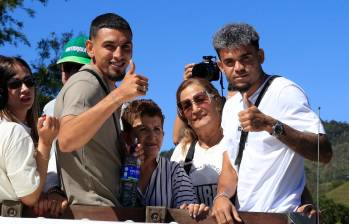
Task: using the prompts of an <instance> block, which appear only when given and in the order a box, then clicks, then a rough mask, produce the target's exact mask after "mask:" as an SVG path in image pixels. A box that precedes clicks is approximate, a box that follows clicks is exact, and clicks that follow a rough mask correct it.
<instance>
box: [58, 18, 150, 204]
mask: <svg viewBox="0 0 349 224" xmlns="http://www.w3.org/2000/svg"><path fill="white" fill-rule="evenodd" d="M86 49H87V53H88V55H89V56H90V57H91V63H90V64H88V65H85V66H83V67H82V68H81V69H80V70H79V72H77V73H76V74H74V75H73V76H72V77H71V78H70V79H69V80H68V81H67V82H66V84H65V85H64V86H63V88H62V90H61V91H60V93H59V95H58V97H57V101H56V105H55V115H56V116H57V117H59V118H60V122H61V127H62V128H61V130H60V132H59V134H58V144H57V146H58V148H59V150H58V153H57V161H58V164H59V172H60V174H61V179H62V182H63V187H64V190H65V192H66V194H67V197H68V201H69V202H71V203H72V204H87V205H99V206H121V204H120V202H119V193H120V190H119V186H120V166H121V160H122V155H123V154H124V142H123V140H122V138H121V133H120V130H121V129H120V122H119V121H120V110H121V106H122V104H123V103H124V102H127V101H129V100H132V99H134V98H136V97H138V96H143V95H145V94H146V92H147V90H148V79H147V78H146V77H144V76H142V75H139V74H136V73H135V65H134V63H133V62H132V60H131V58H132V49H133V44H132V30H131V27H130V25H129V24H128V22H127V21H126V20H125V19H124V18H122V17H121V16H119V15H116V14H113V13H106V14H102V15H99V16H97V17H96V18H95V19H94V20H93V21H92V23H91V26H90V37H89V40H88V41H87V43H86ZM128 65H130V69H129V70H128V71H127V72H126V68H127V67H128ZM116 81H121V83H120V85H119V86H118V87H117V88H116V87H115V82H116ZM138 153H140V152H139V151H138Z"/></svg>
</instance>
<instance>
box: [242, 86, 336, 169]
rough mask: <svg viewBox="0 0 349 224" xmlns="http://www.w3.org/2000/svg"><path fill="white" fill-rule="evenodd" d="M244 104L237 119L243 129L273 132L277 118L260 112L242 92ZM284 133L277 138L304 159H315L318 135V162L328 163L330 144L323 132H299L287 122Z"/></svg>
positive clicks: (284, 125)
mask: <svg viewBox="0 0 349 224" xmlns="http://www.w3.org/2000/svg"><path fill="white" fill-rule="evenodd" d="M243 100H244V104H245V105H247V109H246V110H244V111H241V112H240V113H239V120H240V123H241V126H242V128H243V130H244V131H251V132H253V131H267V132H268V133H270V134H271V133H272V132H273V126H274V125H275V124H276V122H277V120H276V119H274V118H273V117H271V116H268V115H266V114H264V113H262V112H261V111H260V110H259V109H258V108H257V107H256V106H255V105H253V104H252V103H251V102H250V101H249V99H248V97H247V94H246V93H244V94H243ZM283 127H284V131H283V132H284V133H283V134H281V135H280V136H278V137H277V138H278V139H279V140H280V141H281V142H282V143H284V144H285V145H287V146H288V147H290V148H291V149H292V150H294V151H295V152H297V153H298V154H300V155H301V156H303V157H304V158H306V159H309V160H312V161H316V160H317V157H318V155H317V150H318V137H319V146H320V147H319V149H320V162H323V163H328V162H329V161H330V160H331V158H332V148H331V144H330V142H329V140H328V138H327V136H326V135H325V134H319V136H318V135H317V134H314V133H310V132H301V131H298V130H296V129H294V128H292V127H290V126H289V125H287V124H283Z"/></svg>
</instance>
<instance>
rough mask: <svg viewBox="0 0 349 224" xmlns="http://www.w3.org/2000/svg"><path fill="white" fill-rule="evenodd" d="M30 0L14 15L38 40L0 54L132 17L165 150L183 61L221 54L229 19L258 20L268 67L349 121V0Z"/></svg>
mask: <svg viewBox="0 0 349 224" xmlns="http://www.w3.org/2000/svg"><path fill="white" fill-rule="evenodd" d="M24 2H25V6H31V7H33V8H34V9H35V10H36V16H35V18H29V17H28V16H26V15H25V13H24V12H23V11H22V10H17V11H15V12H14V13H15V14H14V15H15V16H16V17H17V18H19V19H22V20H23V21H24V26H25V27H24V30H23V31H24V33H26V35H27V37H28V39H29V40H30V42H31V43H32V47H27V46H22V45H19V46H18V47H17V48H16V47H14V46H8V45H6V46H4V47H2V48H0V54H5V55H17V54H19V55H22V56H23V57H24V59H26V60H27V61H29V62H30V61H33V60H34V59H35V57H36V50H35V48H36V42H37V41H38V40H39V39H41V38H43V37H48V36H49V33H50V32H52V31H55V32H56V33H62V32H67V31H74V34H78V33H80V32H83V33H86V34H87V33H88V29H89V25H90V22H91V20H92V19H93V18H95V17H96V16H97V15H99V14H102V13H106V12H114V13H117V14H119V15H121V16H123V17H124V18H126V19H127V20H128V21H129V23H130V24H131V26H132V29H133V33H134V57H133V58H134V61H135V63H136V72H137V73H139V74H143V75H145V76H147V77H148V78H149V80H150V87H149V92H148V95H147V98H152V99H153V100H155V101H156V102H157V103H158V104H159V105H160V106H161V108H162V109H163V112H164V114H165V116H166V119H165V139H164V146H163V149H164V150H165V149H169V148H171V147H172V146H173V144H172V125H173V121H174V118H175V113H176V103H175V92H176V89H177V87H178V85H179V84H180V82H181V81H182V73H183V67H184V65H185V64H187V63H192V62H200V61H201V57H202V56H203V55H215V52H214V50H213V48H212V46H211V40H212V35H213V34H214V32H216V31H217V30H218V29H219V28H220V27H222V26H223V25H225V24H227V23H230V22H245V23H249V24H251V25H253V26H255V28H256V30H257V32H259V34H260V37H261V42H260V46H261V47H262V48H263V49H264V50H265V54H266V60H265V63H264V65H263V67H264V70H265V71H266V72H267V73H269V74H279V75H282V76H285V77H287V78H289V79H291V80H293V81H294V82H296V83H298V84H299V85H300V86H301V87H302V88H303V89H304V90H305V92H306V93H307V95H308V97H309V101H310V104H311V106H312V108H313V109H314V110H317V108H318V107H319V106H320V107H321V117H322V119H324V120H332V119H334V120H337V121H345V122H348V121H349V116H348V112H349V106H348V103H347V102H348V101H347V100H346V99H347V97H348V96H349V95H348V93H347V92H346V91H345V90H346V88H347V85H348V84H349V82H348V81H349V78H348V76H349V74H348V73H349V72H348V70H347V69H346V65H348V64H349V57H348V55H347V53H348V52H349V44H348V40H349V24H348V22H349V14H348V11H349V2H348V1H346V0H335V1H333V0H332V1H330V0H323V1H314V0H309V1H301V0H294V1H291V0H285V1H278V0H274V1H257V0H256V1H232V0H230V1H228V0H216V1H199V0H191V1H190V0H172V1H170V0H153V1H152V0H148V1H144V0H129V1H120V0H119V1H116V0H98V1H96V0H95V1H93V0H89V1H86V0H69V1H63V0H50V1H49V2H48V4H47V6H46V7H44V6H42V5H40V4H38V3H35V2H32V1H28V0H25V1H24ZM216 84H218V83H216ZM216 86H217V87H218V85H216Z"/></svg>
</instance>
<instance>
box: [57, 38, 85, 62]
mask: <svg viewBox="0 0 349 224" xmlns="http://www.w3.org/2000/svg"><path fill="white" fill-rule="evenodd" d="M86 41H87V37H85V36H79V37H75V38H73V39H71V40H69V41H68V42H67V43H66V44H65V45H64V48H63V52H62V55H61V57H60V58H59V60H58V61H57V64H61V63H63V62H75V63H79V64H89V63H90V61H91V58H90V57H89V56H88V54H87V52H86V46H85V45H86Z"/></svg>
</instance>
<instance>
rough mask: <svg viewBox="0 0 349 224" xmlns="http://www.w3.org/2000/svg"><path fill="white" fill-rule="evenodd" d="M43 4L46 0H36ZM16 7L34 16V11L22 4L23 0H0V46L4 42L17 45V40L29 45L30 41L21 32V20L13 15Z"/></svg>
mask: <svg viewBox="0 0 349 224" xmlns="http://www.w3.org/2000/svg"><path fill="white" fill-rule="evenodd" d="M32 1H34V0H32ZM36 1H37V2H40V3H41V4H43V5H46V3H47V2H48V0H36ZM16 9H20V10H24V11H25V13H26V14H27V15H28V16H30V17H32V18H33V17H34V16H35V11H34V10H33V9H32V8H27V7H25V6H24V0H1V1H0V46H3V45H4V44H5V43H8V44H12V45H15V46H17V43H18V41H19V42H22V43H23V44H25V45H28V46H30V42H29V40H28V39H27V37H26V35H25V34H24V33H22V29H23V25H24V23H23V21H20V20H18V19H16V18H14V17H13V13H14V11H15V10H16Z"/></svg>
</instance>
